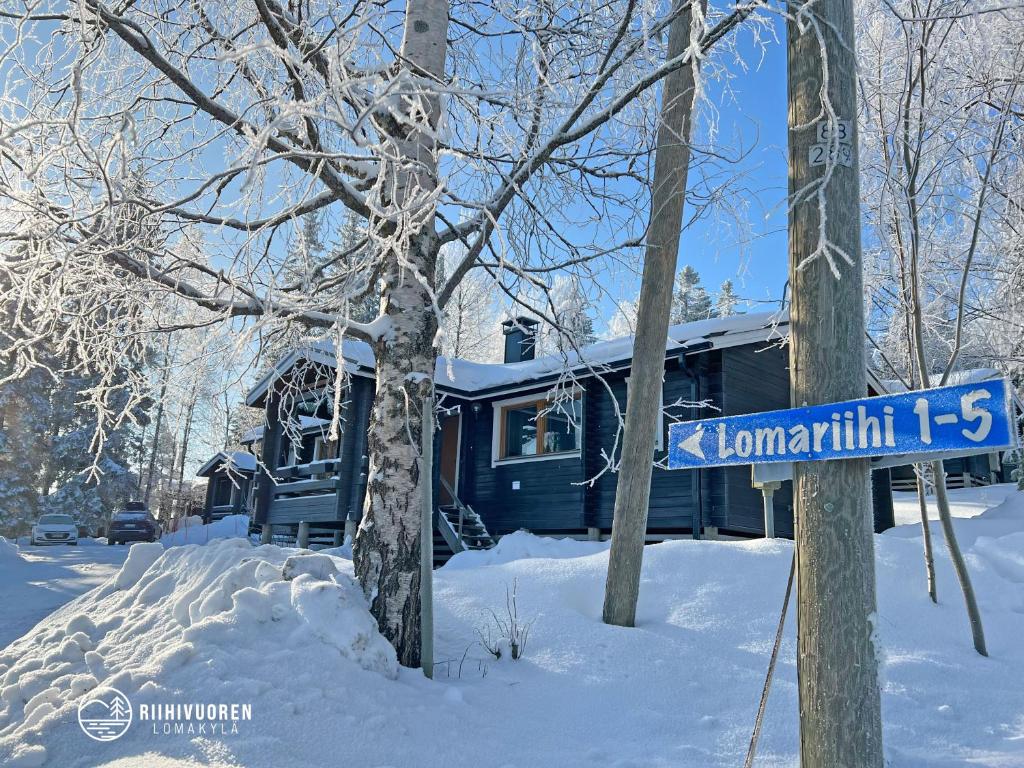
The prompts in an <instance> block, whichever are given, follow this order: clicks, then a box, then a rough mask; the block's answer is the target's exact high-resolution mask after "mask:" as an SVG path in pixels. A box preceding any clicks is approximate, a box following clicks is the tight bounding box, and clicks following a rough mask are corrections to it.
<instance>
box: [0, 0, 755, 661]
mask: <svg viewBox="0 0 1024 768" xmlns="http://www.w3.org/2000/svg"><path fill="white" fill-rule="evenodd" d="M759 4H760V3H757V2H752V3H751V4H749V5H746V4H743V3H741V4H739V5H736V4H734V3H721V4H716V5H718V7H717V8H716V7H712V8H711V9H709V11H708V13H707V15H705V14H703V13H700V14H694V18H695V22H694V24H693V30H692V34H691V35H690V37H689V45H688V46H687V47H686V50H685V51H684V52H683V53H681V54H679V55H676V56H673V57H671V58H670V59H668V60H666V58H665V56H664V33H665V30H666V28H667V27H668V25H669V24H670V23H671V22H672V20H673V19H674V18H675V17H676V16H678V15H679V14H681V13H682V12H684V11H685V10H686V9H687V8H688V7H689V5H690V3H688V2H679V3H674V4H671V5H669V4H660V3H653V4H651V3H646V4H645V3H634V2H632V1H631V0H613V2H612V3H611V4H609V3H608V2H605V0H601V2H590V1H589V0H584V1H583V2H580V3H574V4H571V5H551V4H549V3H544V2H527V3H525V4H524V3H523V2H518V1H517V2H507V1H506V0H495V2H490V3H488V4H487V5H486V6H480V5H476V4H467V3H453V4H448V3H446V2H440V1H439V0H410V2H408V3H405V4H386V3H385V4H379V3H377V4H375V3H359V4H355V5H353V6H351V7H350V8H345V9H341V8H339V6H338V4H337V3H335V2H332V1H331V0H289V2H286V3H285V2H279V1H278V0H255V1H254V2H239V3H193V4H184V5H171V6H167V5H166V4H165V3H158V2H154V0H141V1H140V2H133V3H127V4H124V3H122V4H114V5H111V4H108V3H106V2H103V1H102V0H82V2H80V3H75V4H69V3H66V2H64V1H63V0H40V2H37V3H33V4H31V5H26V6H22V7H21V8H19V9H14V10H8V11H6V12H5V13H3V14H0V24H2V25H3V28H2V29H0V39H3V40H4V41H5V46H4V48H3V52H2V56H3V61H2V62H0V66H2V67H3V71H4V74H5V80H4V82H5V92H4V98H3V100H0V146H3V148H4V149H3V152H2V153H0V196H2V197H3V198H4V200H5V206H4V209H3V210H2V211H0V216H2V219H3V221H2V230H3V231H4V233H5V242H6V243H14V242H39V241H40V240H42V241H45V242H46V243H48V244H49V248H50V249H51V250H49V251H47V250H45V249H41V248H36V249H35V250H33V252H32V256H33V259H31V260H30V261H29V262H20V263H18V264H14V265H12V264H8V263H6V262H4V268H5V269H6V271H8V272H9V273H11V274H12V279H11V280H10V285H11V286H12V289H11V292H12V293H14V294H16V295H17V296H18V297H19V299H20V300H21V301H23V303H25V304H26V305H30V306H34V307H38V308H39V309H40V310H42V311H41V312H40V315H42V314H46V315H48V316H51V317H52V318H53V322H54V323H59V324H60V326H61V327H56V326H54V325H46V326H38V327H31V328H26V329H25V330H24V338H25V339H26V340H27V341H28V343H26V344H25V345H24V346H23V347H22V348H20V350H19V352H18V361H17V363H18V365H19V366H21V368H22V369H25V368H27V367H28V366H29V362H28V360H29V357H30V353H31V346H32V343H34V342H35V341H37V340H41V339H42V338H43V337H50V339H51V343H54V344H55V345H56V347H57V348H61V347H66V346H67V345H68V344H71V343H73V342H72V339H73V338H76V337H89V339H90V344H89V347H88V354H89V355H90V357H91V358H92V360H93V361H94V363H95V362H96V361H100V360H105V361H108V362H109V361H110V360H111V359H112V358H113V357H114V356H115V355H116V354H117V352H116V350H117V345H118V343H120V342H121V341H122V340H123V339H125V338H129V339H140V340H141V339H143V338H144V337H147V336H149V335H152V334H156V333H163V332H166V331H167V330H168V329H169V328H171V327H173V326H175V325H176V324H179V323H181V322H185V323H189V324H191V323H199V322H201V323H205V324H207V325H209V324H211V323H213V322H215V321H217V320H219V321H220V322H223V323H233V324H234V326H233V327H234V328H235V330H236V332H237V333H238V335H239V348H240V349H241V348H244V347H245V346H246V345H247V343H248V342H251V341H252V340H254V339H257V338H258V337H260V336H261V335H268V334H272V332H273V329H274V328H276V327H280V326H281V325H287V324H288V323H293V324H299V325H301V326H303V327H305V328H307V329H310V330H314V329H317V330H318V331H319V332H320V333H322V334H323V335H324V336H326V337H328V338H330V339H331V340H333V341H335V342H337V343H339V344H342V343H343V342H344V340H345V339H346V338H355V339H359V340H362V341H364V342H366V343H368V344H369V345H370V346H371V347H372V350H373V352H374V355H375V360H376V363H375V365H376V395H375V397H376V401H375V403H374V407H373V410H372V414H371V423H370V429H369V439H368V447H367V451H368V454H369V462H370V470H369V477H370V481H369V485H368V489H367V498H366V506H365V509H364V514H363V517H362V522H361V525H360V529H359V533H358V536H357V539H356V542H355V550H354V558H355V567H356V573H357V575H358V577H359V579H360V581H361V583H362V586H363V588H364V590H365V592H366V594H367V596H368V597H369V599H370V602H371V610H372V612H373V614H374V616H375V617H376V619H377V621H378V624H379V626H380V629H381V631H382V632H383V633H384V635H385V636H386V637H387V638H388V639H389V640H390V641H391V642H392V643H393V644H394V645H395V647H396V648H397V650H398V654H399V658H400V660H401V661H402V663H404V664H407V665H415V664H417V663H418V661H419V653H420V648H419V602H418V591H419V564H418V561H419V523H418V521H419V515H420V510H419V503H420V502H419V500H420V498H421V496H422V494H421V492H420V491H421V488H420V484H421V473H420V471H419V445H420V424H421V414H420V413H419V412H418V411H419V408H420V405H419V404H421V403H423V402H424V398H425V397H428V396H430V394H431V381H432V374H433V369H434V361H435V355H436V352H437V346H438V342H439V336H438V324H439V322H440V321H441V318H442V317H443V311H444V309H445V307H446V306H447V305H448V304H449V302H450V301H451V297H452V295H453V294H454V292H455V291H456V290H457V288H458V286H459V285H460V284H461V282H462V280H463V279H464V278H465V276H466V274H467V273H469V272H470V271H471V270H474V269H482V270H484V271H485V272H486V273H487V274H488V275H490V276H491V277H492V278H493V279H494V280H495V281H496V284H497V285H498V286H499V290H501V291H502V292H504V293H505V294H506V295H507V296H508V297H509V298H512V297H515V296H517V295H520V294H521V293H522V291H521V289H522V287H523V285H526V284H529V285H533V286H537V285H541V286H543V285H550V281H551V279H552V276H553V275H554V274H556V273H558V272H562V271H566V272H570V273H575V274H577V275H592V274H593V273H594V270H596V269H597V267H598V266H599V265H600V264H601V263H602V261H603V260H605V259H607V258H608V257H609V254H614V253H616V252H617V250H619V249H620V247H621V246H622V245H625V244H635V243H637V242H638V239H639V237H640V234H641V230H642V228H643V223H642V222H641V220H640V218H639V213H640V212H641V211H642V210H643V209H644V200H645V199H646V195H647V179H648V174H647V172H646V171H647V168H646V165H647V162H648V160H649V157H650V152H649V150H650V147H651V144H652V138H653V132H652V121H651V120H650V119H649V115H650V114H651V112H650V110H649V105H650V103H651V102H652V99H653V97H654V95H655V92H656V88H657V86H658V84H659V83H660V82H661V80H662V79H663V78H664V77H665V75H666V74H668V73H669V72H671V71H673V70H676V69H678V68H680V67H682V66H685V65H686V64H687V63H688V62H690V61H693V60H695V59H696V58H697V57H703V59H702V61H703V62H704V64H703V66H704V67H705V69H706V70H707V71H708V72H713V71H714V70H715V68H716V63H715V59H714V58H713V57H712V56H711V55H710V54H711V52H712V48H713V47H715V48H716V49H717V48H721V47H722V46H728V45H729V36H728V33H729V32H730V30H732V29H733V28H735V27H736V26H737V25H739V24H740V23H741V22H742V21H743V20H744V19H747V18H748V17H749V16H750V14H751V12H752V11H753V10H754V8H755V7H756V6H758V5H759ZM612 147H614V148H613V149H611V148H612ZM139 175H141V176H142V177H143V178H145V179H146V180H148V182H149V187H148V189H147V188H139V187H138V186H136V185H132V184H130V183H129V181H130V179H131V177H133V176H136V177H137V176H139ZM609 179H615V181H616V183H615V184H608V183H607V181H608V180H609ZM577 202H582V203H585V206H586V209H587V211H588V212H589V213H588V214H587V215H588V216H589V221H588V222H587V225H588V228H589V230H590V231H589V232H588V233H587V236H586V237H584V238H578V239H573V238H571V237H568V236H566V233H567V232H570V231H578V230H579V228H580V226H581V221H580V213H579V211H580V208H579V206H578V205H576V203H577ZM124 210H131V211H133V212H135V211H139V210H141V211H143V212H144V218H145V220H146V222H147V223H149V224H151V225H152V226H151V228H150V229H151V231H152V232H155V233H158V237H150V238H142V237H141V236H140V235H138V234H136V235H135V236H131V233H130V232H126V231H122V230H121V229H118V228H117V227H116V226H114V222H115V221H116V220H117V217H118V213H119V212H120V211H124ZM314 211H321V212H322V215H323V216H324V227H325V228H326V229H327V230H329V231H336V230H337V229H338V228H339V227H340V226H341V222H342V220H343V219H344V217H345V216H346V215H349V214H351V215H354V216H356V217H358V219H359V221H360V230H361V231H364V232H365V233H366V237H367V243H366V247H365V248H362V249H360V251H359V253H358V254H357V255H356V256H355V261H356V263H355V264H354V265H351V266H350V268H349V269H348V270H347V271H346V273H345V274H342V275H338V274H333V273H332V271H331V270H329V269H318V268H317V267H316V266H313V264H312V263H310V264H305V263H302V264H301V265H300V272H301V274H299V275H295V274H294V273H293V271H289V270H286V269H285V266H286V263H288V256H289V248H288V243H289V239H290V236H291V233H293V232H294V231H295V228H296V222H298V221H300V220H301V217H303V216H305V215H307V214H310V213H312V212H314ZM133 215H134V214H133ZM643 220H644V221H645V220H646V217H643ZM126 235H128V236H127V237H126ZM454 242H461V243H462V244H463V245H464V246H465V248H466V250H465V256H464V258H463V259H462V261H461V262H460V263H459V264H458V265H456V266H455V268H454V269H452V270H451V272H450V274H449V275H448V278H447V280H446V281H445V283H444V285H441V286H436V285H435V283H434V275H435V273H436V267H437V261H438V258H439V253H440V249H441V247H442V246H444V245H446V244H448V243H454ZM595 243H601V245H600V246H598V245H595ZM338 259H339V262H340V260H341V254H339V255H338ZM290 266H294V264H291V265H290ZM43 274H58V275H59V276H60V278H61V280H60V281H59V282H58V283H57V284H56V288H55V289H54V290H51V291H44V290H41V283H40V281H39V276H40V275H43ZM346 275H348V276H352V277H358V280H356V279H352V280H347V279H346ZM369 291H378V292H379V295H380V311H379V314H378V315H377V316H376V317H374V318H372V319H370V320H368V321H360V320H357V319H354V318H353V316H352V312H351V308H352V306H353V305H354V304H356V303H357V302H359V301H362V300H363V299H364V298H366V297H367V295H368V292H369ZM171 294H173V295H174V296H176V297H178V298H179V299H181V300H184V301H188V302H192V303H193V304H195V305H197V306H198V307H200V308H202V309H203V310H205V311H206V312H207V313H208V315H209V316H208V317H207V318H205V319H202V320H195V319H192V318H189V319H188V320H185V321H182V320H179V319H177V318H174V317H168V316H166V315H165V314H162V313H161V312H158V311H153V310H152V309H151V307H152V304H153V298H154V296H167V295H171ZM71 295H78V296H81V297H86V299H87V301H86V302H85V305H84V306H83V307H81V309H80V310H79V311H78V312H76V313H75V314H74V315H72V316H68V315H67V314H65V313H64V312H63V311H62V309H61V308H62V306H63V300H64V298H65V297H67V296H71ZM100 305H105V306H110V305H113V306H116V307H119V308H120V307H123V308H124V309H125V310H126V314H125V315H124V317H125V319H126V322H127V323H128V325H127V327H126V328H124V329H123V332H122V333H120V334H118V335H117V340H116V341H115V339H114V338H112V337H111V336H107V337H102V336H100V335H98V334H97V333H96V329H97V326H98V322H97V312H96V308H97V307H98V306H100ZM534 309H535V311H536V312H537V313H538V314H543V315H544V316H545V317H548V319H550V317H549V316H548V315H549V313H548V308H547V307H546V306H545V307H535V308H534ZM37 316H38V315H37ZM140 343H142V342H141V341H140ZM337 376H338V377H339V379H340V377H343V376H344V371H343V368H342V367H341V366H339V367H338V369H337ZM144 379H145V377H143V376H139V377H135V378H132V379H131V381H130V382H129V383H130V385H131V386H130V387H129V388H128V389H129V394H130V396H131V397H132V398H137V399H141V398H142V397H143V394H142V393H143V392H144V391H148V386H147V383H146V382H145V380H144ZM339 384H340V381H339ZM98 410H99V412H100V417H101V420H104V421H107V422H109V421H111V420H115V419H116V418H117V416H116V414H114V413H113V412H112V411H111V410H110V409H108V408H106V407H103V406H102V405H100V407H99V408H98ZM105 434H106V432H105V431H103V430H101V436H103V435H105Z"/></svg>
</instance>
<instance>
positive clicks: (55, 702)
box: [0, 539, 398, 766]
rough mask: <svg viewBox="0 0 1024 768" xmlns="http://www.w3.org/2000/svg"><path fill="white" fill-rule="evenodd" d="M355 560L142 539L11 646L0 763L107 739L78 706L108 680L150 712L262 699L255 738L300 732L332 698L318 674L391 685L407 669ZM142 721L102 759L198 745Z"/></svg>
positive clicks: (232, 542)
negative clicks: (100, 581)
mask: <svg viewBox="0 0 1024 768" xmlns="http://www.w3.org/2000/svg"><path fill="white" fill-rule="evenodd" d="M344 563H345V561H341V560H336V559H334V558H331V557H328V556H326V555H321V554H309V553H302V552H300V551H298V550H290V549H282V548H280V547H275V546H263V547H253V546H252V545H251V544H250V543H249V542H248V541H246V540H241V539H227V540H223V541H216V542H211V543H210V544H209V545H207V546H203V547H175V548H172V549H168V550H164V549H163V547H161V545H160V544H157V543H153V544H135V545H134V546H132V548H131V551H130V554H129V556H128V559H127V560H126V561H125V563H124V565H123V567H122V568H121V570H120V572H119V573H118V574H117V575H116V576H114V577H113V578H112V579H110V580H109V581H108V582H107V583H106V584H105V585H103V586H102V587H99V588H97V589H96V590H94V591H92V592H90V593H87V594H86V595H83V596H82V597H81V598H79V599H77V600H75V601H73V602H71V603H69V604H68V605H67V606H65V607H64V608H63V609H62V610H59V611H57V612H56V613H54V614H53V615H52V616H50V617H49V618H48V619H46V620H45V621H43V622H42V623H40V624H39V625H38V626H37V627H36V628H35V629H34V630H33V631H32V632H31V633H29V634H28V635H26V636H25V637H24V638H22V639H21V640H18V641H17V642H15V643H13V644H11V645H10V646H8V648H6V649H5V650H4V651H3V653H2V654H0V707H2V709H0V759H2V758H3V757H4V756H5V755H10V756H11V758H10V759H9V760H8V761H7V762H6V763H5V764H6V765H17V766H38V765H43V764H45V765H53V766H65V765H71V764H82V763H81V759H80V756H81V755H82V753H83V751H85V752H86V753H87V754H92V753H90V752H89V750H90V749H95V748H96V747H97V746H98V745H95V744H92V743H90V742H89V741H88V739H87V738H86V737H85V736H84V734H83V733H82V732H81V731H80V730H79V726H78V723H77V719H76V718H77V708H78V705H79V703H80V702H81V700H82V697H83V695H84V694H86V693H87V692H88V691H91V690H92V689H94V688H97V687H100V686H110V687H113V688H116V689H118V690H119V691H121V692H123V693H124V694H125V695H126V696H127V697H128V699H129V700H130V701H131V702H132V704H133V706H134V707H135V708H136V711H137V712H138V711H139V709H138V708H139V705H140V704H144V703H154V704H155V703H166V702H169V701H174V702H179V701H180V702H182V703H192V702H202V703H216V704H221V703H227V704H230V703H238V704H250V705H251V706H252V708H253V710H254V712H257V713H259V718H258V719H259V720H260V721H261V723H262V724H261V725H260V726H259V727H257V726H256V724H255V722H253V723H248V724H242V727H243V728H244V726H245V725H248V726H249V728H250V730H249V732H248V734H247V737H246V738H247V740H248V741H250V742H253V743H256V742H258V741H259V739H260V738H261V733H262V732H263V730H264V728H265V727H268V726H270V725H271V724H276V726H274V727H276V728H280V727H282V726H285V727H286V728H287V729H288V730H289V731H291V730H294V725H293V724H291V722H292V720H293V719H294V718H295V716H296V715H297V714H298V713H303V712H307V713H309V714H311V715H314V714H316V713H317V712H318V710H319V709H320V708H322V707H323V706H324V704H325V702H324V701H323V695H324V694H323V692H322V691H321V690H320V688H319V686H311V683H312V682H313V681H314V680H318V679H319V680H326V681H330V684H331V685H332V686H335V687H336V691H337V694H339V695H340V694H343V693H344V692H345V691H346V690H351V689H354V690H373V689H374V688H375V687H376V688H379V687H380V686H382V685H383V681H386V680H388V679H394V678H395V677H396V676H397V674H398V666H397V661H396V658H395V652H394V650H393V649H392V648H391V646H390V645H389V644H388V643H387V642H386V641H385V640H384V639H383V638H382V637H381V636H380V634H379V633H378V632H377V625H376V622H375V621H374V619H373V618H372V617H371V616H370V614H369V612H368V610H367V607H366V601H365V599H364V598H363V595H362V591H361V590H360V589H359V588H358V587H357V586H356V585H355V583H354V582H353V581H352V579H351V577H350V576H348V575H346V574H344V573H341V572H339V570H338V566H339V565H344ZM299 651H301V653H302V654H303V655H301V656H300V655H299V653H298V652H299ZM375 680H376V681H378V682H373V681H375ZM337 706H338V701H337V700H336V701H335V702H334V703H333V704H332V705H331V707H330V709H331V710H332V711H333V710H334V709H336V708H337ZM256 720H257V717H255V716H254V721H256ZM139 726H140V727H137V728H132V729H131V730H129V732H128V733H126V734H125V736H124V737H122V738H121V739H120V740H118V741H117V742H112V743H110V744H103V745H99V746H102V747H103V750H102V752H96V753H95V754H96V755H100V754H102V755H103V760H104V761H106V760H114V759H116V758H117V757H120V756H125V755H135V754H140V753H142V752H144V751H146V750H149V749H153V748H157V747H161V746H167V744H166V742H173V744H174V745H175V746H176V747H177V748H179V749H180V751H181V754H182V755H188V754H193V753H194V752H195V746H194V745H193V744H192V743H191V742H190V740H189V739H176V740H175V739H174V738H173V737H166V738H165V739H164V742H159V741H157V742H154V734H153V733H152V732H151V731H150V729H147V728H146V727H144V726H143V724H142V723H139ZM161 738H163V737H161ZM172 751H173V750H172ZM76 761H78V762H76ZM87 762H89V763H90V764H93V763H92V760H91V759H90V760H89V761H87ZM265 764H277V762H276V761H267V762H266V763H265Z"/></svg>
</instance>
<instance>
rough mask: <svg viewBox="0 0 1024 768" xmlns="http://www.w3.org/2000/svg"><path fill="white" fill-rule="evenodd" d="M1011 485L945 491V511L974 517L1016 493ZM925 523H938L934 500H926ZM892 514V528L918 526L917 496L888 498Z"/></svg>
mask: <svg viewBox="0 0 1024 768" xmlns="http://www.w3.org/2000/svg"><path fill="white" fill-rule="evenodd" d="M1016 487H1017V486H1016V485H1015V484H1014V483H1003V484H1001V485H987V486H982V487H980V488H951V489H949V490H948V491H946V493H947V495H948V496H949V507H950V512H952V514H953V517H975V516H976V515H980V514H981V513H982V512H984V511H985V510H986V509H990V508H992V507H994V506H996V505H997V504H1001V503H1002V502H1003V501H1004V500H1005V499H1006V498H1007V496H1009V495H1010V494H1012V493H1014V491H1015V490H1016ZM927 499H928V519H929V520H938V519H939V510H938V507H936V506H935V504H936V502H935V496H934V495H932V496H928V497H927ZM892 506H893V512H894V513H895V516H896V525H910V524H913V523H917V524H918V525H920V523H921V508H920V507H919V506H918V501H917V493H915V492H906V491H895V492H894V493H893V495H892Z"/></svg>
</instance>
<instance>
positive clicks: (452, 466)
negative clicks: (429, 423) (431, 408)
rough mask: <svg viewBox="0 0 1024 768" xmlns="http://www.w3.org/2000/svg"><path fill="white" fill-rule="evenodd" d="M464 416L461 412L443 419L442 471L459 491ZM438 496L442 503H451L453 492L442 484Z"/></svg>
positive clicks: (442, 474)
mask: <svg viewBox="0 0 1024 768" xmlns="http://www.w3.org/2000/svg"><path fill="white" fill-rule="evenodd" d="M461 422H462V417H461V416H460V415H459V414H457V413H456V414H454V415H451V416H445V417H444V418H443V419H442V420H441V466H440V473H441V477H442V478H443V479H444V481H445V482H446V483H448V486H449V487H450V488H452V490H455V491H456V492H457V489H458V485H457V483H458V480H459V431H460V430H459V426H460V424H461ZM437 498H438V500H439V501H440V502H441V503H442V504H451V503H452V497H451V494H450V493H448V491H447V490H445V487H444V486H443V485H442V486H441V487H440V488H438V493H437Z"/></svg>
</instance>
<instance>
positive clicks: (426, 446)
mask: <svg viewBox="0 0 1024 768" xmlns="http://www.w3.org/2000/svg"><path fill="white" fill-rule="evenodd" d="M420 462H421V474H420V487H421V488H422V489H423V504H422V507H423V513H422V520H421V527H420V665H421V666H422V667H423V674H424V675H426V676H427V677H430V678H433V676H434V523H433V521H434V484H433V478H434V397H433V394H428V395H427V396H426V397H424V398H423V434H422V436H421V438H420Z"/></svg>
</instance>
